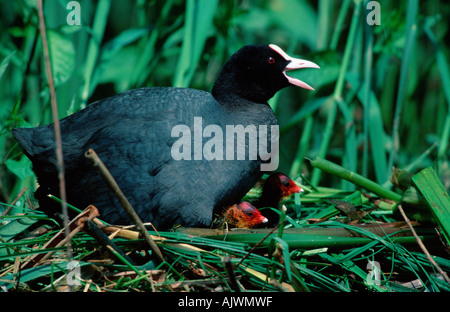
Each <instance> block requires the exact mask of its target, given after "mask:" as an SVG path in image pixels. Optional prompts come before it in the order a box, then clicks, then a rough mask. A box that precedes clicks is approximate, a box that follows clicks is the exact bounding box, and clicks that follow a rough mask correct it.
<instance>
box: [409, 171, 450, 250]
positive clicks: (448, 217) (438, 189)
mask: <svg viewBox="0 0 450 312" xmlns="http://www.w3.org/2000/svg"><path fill="white" fill-rule="evenodd" d="M412 180H413V181H414V183H415V184H416V186H417V188H418V189H419V190H420V192H421V193H422V195H423V197H425V200H426V201H427V202H428V204H429V205H430V207H431V210H432V212H433V214H434V216H435V218H436V220H437V221H438V223H439V225H440V227H441V229H442V232H443V233H444V236H445V238H446V239H447V243H449V244H450V197H449V195H448V193H447V191H446V190H445V188H444V185H442V183H441V181H440V180H439V177H438V176H437V174H436V172H435V171H434V170H433V168H431V167H429V168H426V169H424V170H422V171H420V172H419V173H418V174H416V175H415V176H413V177H412Z"/></svg>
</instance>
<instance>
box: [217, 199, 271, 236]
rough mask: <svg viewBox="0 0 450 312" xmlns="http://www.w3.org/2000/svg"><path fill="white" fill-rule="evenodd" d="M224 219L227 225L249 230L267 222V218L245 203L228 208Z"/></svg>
mask: <svg viewBox="0 0 450 312" xmlns="http://www.w3.org/2000/svg"><path fill="white" fill-rule="evenodd" d="M224 217H225V222H226V223H228V225H231V226H233V227H238V228H244V229H251V228H254V227H255V226H258V225H260V224H264V223H266V222H267V218H266V217H264V216H263V215H262V214H261V212H260V211H259V210H258V209H257V208H255V207H254V206H253V205H251V204H250V203H248V202H245V201H243V202H240V203H239V204H235V205H233V206H231V207H230V208H228V209H227V210H226V211H225V214H224Z"/></svg>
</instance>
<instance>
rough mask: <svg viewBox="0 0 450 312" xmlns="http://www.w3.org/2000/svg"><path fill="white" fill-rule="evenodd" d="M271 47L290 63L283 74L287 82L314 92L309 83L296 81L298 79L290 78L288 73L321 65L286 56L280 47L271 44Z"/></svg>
mask: <svg viewBox="0 0 450 312" xmlns="http://www.w3.org/2000/svg"><path fill="white" fill-rule="evenodd" d="M269 47H270V48H271V49H272V50H274V51H275V52H277V53H278V54H280V55H281V56H282V57H283V58H284V59H285V60H286V61H290V62H289V63H288V64H287V66H286V68H285V69H284V71H283V74H284V75H285V76H286V78H287V80H288V81H289V83H291V84H293V85H294V86H298V87H301V88H304V89H308V90H314V89H313V88H312V87H311V86H310V85H308V84H307V83H305V82H303V81H301V80H299V79H296V78H292V77H289V76H288V75H287V74H286V72H287V71H290V70H294V69H300V68H320V67H319V65H317V64H315V63H313V62H310V61H306V60H302V59H298V58H293V57H290V56H289V55H287V54H286V52H284V51H283V50H282V49H281V48H280V47H279V46H277V45H274V44H269Z"/></svg>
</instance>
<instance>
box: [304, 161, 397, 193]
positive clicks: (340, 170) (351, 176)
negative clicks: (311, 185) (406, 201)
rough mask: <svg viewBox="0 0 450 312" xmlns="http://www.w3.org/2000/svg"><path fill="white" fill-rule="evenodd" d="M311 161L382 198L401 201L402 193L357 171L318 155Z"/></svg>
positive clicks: (321, 168) (314, 164) (318, 166)
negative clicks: (391, 189)
mask: <svg viewBox="0 0 450 312" xmlns="http://www.w3.org/2000/svg"><path fill="white" fill-rule="evenodd" d="M310 163H311V165H312V166H313V167H314V168H317V169H320V170H323V171H325V172H328V173H330V174H333V175H335V176H337V177H339V178H341V179H345V180H348V181H350V182H352V183H354V184H356V185H358V186H360V187H362V188H364V189H366V190H368V191H370V192H373V193H374V194H376V195H378V196H380V197H381V198H386V199H391V200H394V201H400V200H401V198H402V197H401V195H399V194H397V193H395V192H392V191H390V190H388V189H385V188H384V187H383V186H381V185H379V184H378V183H375V182H373V181H371V180H369V179H367V178H365V177H363V176H362V175H359V174H357V173H356V172H353V171H350V170H348V169H345V168H344V167H341V166H339V165H336V164H334V163H332V162H330V161H328V160H325V159H321V158H318V157H317V158H315V159H313V160H311V161H310Z"/></svg>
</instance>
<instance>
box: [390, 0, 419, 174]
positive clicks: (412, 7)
mask: <svg viewBox="0 0 450 312" xmlns="http://www.w3.org/2000/svg"><path fill="white" fill-rule="evenodd" d="M418 6H419V3H418V0H410V1H408V8H407V15H406V24H407V25H406V29H407V33H406V43H405V46H404V50H403V55H402V65H401V69H400V81H399V87H398V93H397V99H396V105H395V114H394V123H393V126H392V127H393V129H392V141H393V144H394V146H393V148H392V149H391V154H390V156H389V166H388V168H392V166H393V164H394V161H395V160H396V158H397V152H398V150H399V144H400V142H399V140H400V139H399V127H400V120H401V112H402V109H403V102H404V100H405V95H406V84H407V79H408V74H409V71H410V68H411V58H412V54H413V52H414V45H415V39H416V32H417V24H416V16H417V11H418Z"/></svg>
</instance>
